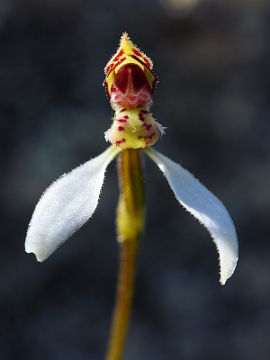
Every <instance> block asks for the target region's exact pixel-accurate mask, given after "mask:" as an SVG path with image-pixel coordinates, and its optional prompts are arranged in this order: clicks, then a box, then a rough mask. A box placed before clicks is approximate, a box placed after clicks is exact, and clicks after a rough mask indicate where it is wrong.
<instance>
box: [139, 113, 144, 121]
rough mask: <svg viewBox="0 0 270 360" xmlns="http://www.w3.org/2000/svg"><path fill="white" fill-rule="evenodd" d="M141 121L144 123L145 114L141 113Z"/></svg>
mask: <svg viewBox="0 0 270 360" xmlns="http://www.w3.org/2000/svg"><path fill="white" fill-rule="evenodd" d="M139 119H140V120H141V121H142V122H144V116H143V114H142V113H141V112H140V113H139Z"/></svg>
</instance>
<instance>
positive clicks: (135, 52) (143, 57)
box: [132, 49, 151, 69]
mask: <svg viewBox="0 0 270 360" xmlns="http://www.w3.org/2000/svg"><path fill="white" fill-rule="evenodd" d="M132 51H133V52H134V54H135V55H136V56H139V57H140V58H142V59H143V61H144V63H145V65H146V66H147V67H148V68H149V69H151V63H150V61H149V60H148V59H147V57H145V56H143V55H142V54H141V53H140V52H139V51H138V50H136V49H132Z"/></svg>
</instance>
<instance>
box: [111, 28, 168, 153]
mask: <svg viewBox="0 0 270 360" xmlns="http://www.w3.org/2000/svg"><path fill="white" fill-rule="evenodd" d="M152 67H153V64H152V62H151V60H150V59H149V58H148V57H147V56H146V55H145V54H143V53H142V52H141V51H140V50H139V49H138V48H137V47H136V46H135V45H134V44H133V43H132V41H131V40H130V39H129V37H128V35H127V34H126V33H124V34H123V35H122V37H121V39H120V45H119V49H118V50H117V52H116V54H115V55H114V56H113V57H112V58H111V60H110V61H109V62H108V64H107V65H106V67H105V74H106V78H105V81H104V85H105V87H106V92H107V95H108V97H109V99H110V102H111V106H112V108H113V110H114V111H115V115H114V118H113V124H112V126H111V128H110V129H109V130H108V131H107V132H106V133H105V139H106V140H108V141H110V142H111V143H112V144H113V145H116V146H119V147H120V148H121V149H126V148H131V149H139V148H146V147H149V146H151V145H153V144H155V143H156V141H157V140H158V139H159V137H160V135H161V134H162V131H163V127H162V126H161V125H159V124H158V123H157V122H156V121H155V120H154V119H153V117H152V114H151V113H150V111H149V109H150V106H151V104H152V95H153V92H154V89H155V84H156V81H157V78H156V76H155V75H154V74H153V72H152Z"/></svg>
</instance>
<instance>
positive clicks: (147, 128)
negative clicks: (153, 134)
mask: <svg viewBox="0 0 270 360" xmlns="http://www.w3.org/2000/svg"><path fill="white" fill-rule="evenodd" d="M142 126H143V127H145V128H146V131H149V130H150V129H151V127H152V125H151V124H150V125H147V124H143V125H142Z"/></svg>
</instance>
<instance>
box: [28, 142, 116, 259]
mask: <svg viewBox="0 0 270 360" xmlns="http://www.w3.org/2000/svg"><path fill="white" fill-rule="evenodd" d="M118 152H119V149H116V148H115V147H114V146H111V147H109V148H108V149H107V150H106V151H104V152H103V153H102V154H100V155H99V156H97V157H95V158H93V159H91V160H89V161H87V162H86V163H84V164H83V165H80V166H78V167H77V168H76V169H74V170H72V171H71V172H70V173H68V174H67V175H65V174H64V175H63V176H61V177H60V178H59V179H58V180H57V181H55V182H54V183H52V185H51V186H49V188H48V189H47V190H46V191H45V192H44V194H43V195H42V196H41V199H40V200H39V202H38V204H37V206H36V208H35V211H34V213H33V216H32V219H31V221H30V224H29V228H28V232H27V235H26V240H25V251H26V252H27V253H30V252H32V253H34V254H35V255H36V258H37V260H38V261H43V260H45V259H46V258H47V257H48V256H49V255H51V254H52V253H53V252H54V251H55V250H56V249H57V248H58V247H59V246H60V245H61V244H62V243H63V242H64V241H65V240H67V239H68V238H69V237H70V236H71V235H72V234H73V233H74V232H75V231H76V230H78V229H79V228H80V227H81V226H82V225H84V224H85V223H86V221H87V220H88V219H89V218H90V217H91V216H92V214H93V212H94V211H95V209H96V207H97V204H98V199H99V194H100V191H101V187H102V184H103V180H104V175H105V171H106V168H107V166H108V165H109V163H110V162H111V161H112V159H113V158H114V157H115V156H116V154H117V153H118Z"/></svg>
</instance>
